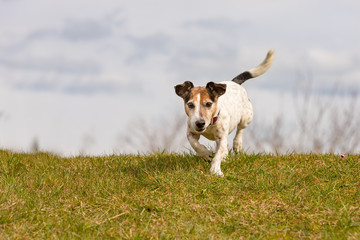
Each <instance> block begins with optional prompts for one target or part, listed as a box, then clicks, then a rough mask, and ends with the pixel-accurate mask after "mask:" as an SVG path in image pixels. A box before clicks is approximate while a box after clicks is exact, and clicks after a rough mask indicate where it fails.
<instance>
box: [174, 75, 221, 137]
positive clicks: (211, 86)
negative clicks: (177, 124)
mask: <svg viewBox="0 0 360 240" xmlns="http://www.w3.org/2000/svg"><path fill="white" fill-rule="evenodd" d="M175 92H176V94H177V95H178V96H180V97H181V98H182V99H184V103H185V112H186V115H188V117H189V118H188V125H189V127H190V128H191V130H193V131H196V132H198V133H201V132H204V131H205V130H206V128H207V127H208V126H209V125H210V123H211V121H212V118H213V117H215V114H216V112H217V101H218V98H219V97H220V96H221V95H223V94H224V93H225V92H226V84H220V83H213V82H209V83H208V84H206V87H194V84H193V83H192V82H189V81H186V82H184V83H183V84H179V85H176V86H175Z"/></svg>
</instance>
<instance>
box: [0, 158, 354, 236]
mask: <svg viewBox="0 0 360 240" xmlns="http://www.w3.org/2000/svg"><path fill="white" fill-rule="evenodd" d="M209 168H210V165H209V163H206V162H204V161H203V160H201V159H199V158H198V157H196V156H194V155H191V154H169V153H155V154H147V155H118V156H116V155H114V156H102V157H87V156H79V157H71V158H63V157H59V156H56V155H52V154H48V153H34V154H21V153H13V152H9V151H0V239H34V238H35V239H360V156H359V155H348V156H346V157H344V158H341V157H339V156H338V155H333V154H325V155H318V154H289V155H270V154H239V155H229V156H228V159H227V161H226V162H224V163H223V164H222V170H223V172H224V174H225V177H223V178H219V177H215V176H212V175H210V173H209Z"/></svg>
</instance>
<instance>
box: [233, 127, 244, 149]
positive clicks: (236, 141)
mask: <svg viewBox="0 0 360 240" xmlns="http://www.w3.org/2000/svg"><path fill="white" fill-rule="evenodd" d="M243 132H244V128H242V127H240V125H239V126H238V128H237V130H236V135H235V138H234V142H233V150H234V152H236V153H240V152H241V149H242V134H243Z"/></svg>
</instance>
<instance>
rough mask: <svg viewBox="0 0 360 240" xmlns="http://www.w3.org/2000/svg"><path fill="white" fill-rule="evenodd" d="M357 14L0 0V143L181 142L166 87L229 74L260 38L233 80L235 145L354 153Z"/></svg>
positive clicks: (71, 151) (134, 146)
mask: <svg viewBox="0 0 360 240" xmlns="http://www.w3.org/2000/svg"><path fill="white" fill-rule="evenodd" d="M359 12H360V2H359V1H356V0H345V1H335V0H327V1H313V0H301V1H300V0H294V1H285V0H275V1H265V0H254V1H239V0H234V1H233V0H226V1H211V0H210V1H209V0H206V1H205V0H199V1H190V0H182V1H165V0H155V1H145V0H133V1H118V0H116V1H115V0H108V1H102V2H100V1H91V0H86V1H85V0H76V1H74V0H71V1H69V0H61V1H60V0H56V1H45V0H33V1H25V0H0V148H1V149H11V150H15V151H26V152H29V151H49V152H54V153H57V154H61V155H65V156H68V155H78V154H84V155H102V154H120V153H144V152H149V151H158V150H160V151H162V150H166V151H189V150H190V147H189V145H188V143H187V140H186V137H185V134H186V132H185V121H186V119H185V113H184V111H183V102H182V99H181V98H179V97H178V96H176V95H175V93H174V89H173V86H174V85H176V84H178V83H182V82H184V81H187V80H189V81H192V82H193V83H194V84H195V85H205V84H206V83H207V82H209V81H215V82H219V81H224V80H231V79H232V78H233V77H235V76H236V75H237V74H239V73H241V72H243V71H245V70H248V69H250V68H252V67H255V66H256V65H258V64H259V63H260V62H261V61H262V60H263V58H264V57H265V55H266V52H267V51H268V50H269V49H270V48H273V49H275V60H274V63H273V66H272V67H271V68H270V70H269V71H268V72H267V73H266V74H264V75H262V76H260V77H258V78H255V79H252V80H249V81H248V82H246V83H244V87H245V88H246V89H247V90H248V94H249V96H250V99H251V101H252V103H253V105H254V109H255V118H254V122H253V123H252V124H251V125H250V126H249V127H248V129H247V130H245V132H244V150H245V151H247V152H262V151H266V152H277V153H291V152H309V151H313V152H334V153H359V151H360V133H359V132H360V131H359V130H358V126H359V124H360V115H359V111H360V107H359V99H358V98H359V96H358V94H359V91H360V29H359V24H358V23H359V22H360V14H359ZM231 141H232V139H231ZM231 141H230V145H229V147H231ZM204 143H205V144H207V145H209V146H212V145H211V143H210V142H206V141H205V142H204Z"/></svg>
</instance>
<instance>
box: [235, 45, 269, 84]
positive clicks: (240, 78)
mask: <svg viewBox="0 0 360 240" xmlns="http://www.w3.org/2000/svg"><path fill="white" fill-rule="evenodd" d="M273 59H274V50H273V49H270V50H269V51H268V53H267V55H266V58H265V59H264V61H263V62H262V63H260V65H259V66H257V67H255V68H252V69H250V70H249V71H245V72H243V73H241V74H239V75H237V76H236V77H235V78H234V79H233V80H232V81H234V82H236V83H238V84H240V85H241V84H242V83H243V82H245V81H246V80H248V79H250V78H254V77H257V76H260V75H261V74H263V73H264V72H266V71H267V70H268V69H269V68H270V66H271V64H272V62H273Z"/></svg>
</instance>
